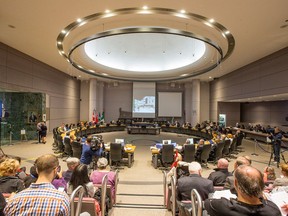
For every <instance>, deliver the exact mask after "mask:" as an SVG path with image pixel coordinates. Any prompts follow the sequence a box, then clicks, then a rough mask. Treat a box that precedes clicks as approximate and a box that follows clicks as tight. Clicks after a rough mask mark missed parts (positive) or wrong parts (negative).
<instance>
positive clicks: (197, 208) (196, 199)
mask: <svg viewBox="0 0 288 216" xmlns="http://www.w3.org/2000/svg"><path fill="white" fill-rule="evenodd" d="M191 204H192V216H202V215H203V201H202V198H201V196H200V194H199V193H198V191H197V190H196V189H193V190H192V191H191Z"/></svg>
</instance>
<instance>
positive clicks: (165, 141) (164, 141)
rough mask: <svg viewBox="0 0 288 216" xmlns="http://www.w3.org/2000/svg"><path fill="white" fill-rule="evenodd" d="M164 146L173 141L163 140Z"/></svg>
mask: <svg viewBox="0 0 288 216" xmlns="http://www.w3.org/2000/svg"><path fill="white" fill-rule="evenodd" d="M162 144H171V140H162Z"/></svg>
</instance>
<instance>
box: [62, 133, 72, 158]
mask: <svg viewBox="0 0 288 216" xmlns="http://www.w3.org/2000/svg"><path fill="white" fill-rule="evenodd" d="M64 144H65V145H64V152H65V153H66V154H68V155H69V156H72V147H71V140H70V138H69V137H64Z"/></svg>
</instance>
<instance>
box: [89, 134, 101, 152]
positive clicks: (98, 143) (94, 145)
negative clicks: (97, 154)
mask: <svg viewBox="0 0 288 216" xmlns="http://www.w3.org/2000/svg"><path fill="white" fill-rule="evenodd" d="M100 146H101V140H100V139H99V138H98V137H93V139H92V140H91V147H90V149H91V150H92V151H98V150H99V149H100Z"/></svg>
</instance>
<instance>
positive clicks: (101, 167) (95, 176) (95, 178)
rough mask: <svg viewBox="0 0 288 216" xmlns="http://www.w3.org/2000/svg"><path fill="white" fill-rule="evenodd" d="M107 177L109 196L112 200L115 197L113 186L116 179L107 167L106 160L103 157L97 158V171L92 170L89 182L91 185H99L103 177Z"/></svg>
mask: <svg viewBox="0 0 288 216" xmlns="http://www.w3.org/2000/svg"><path fill="white" fill-rule="evenodd" d="M106 174H107V175H108V182H107V184H108V185H111V194H112V196H113V197H112V199H114V197H115V184H116V181H117V179H115V178H116V174H115V172H113V171H110V169H109V167H108V160H107V159H106V158H104V157H102V158H99V159H98V161H97V170H94V171H93V172H92V173H91V175H90V181H91V182H93V184H101V183H102V179H103V177H104V176H105V175H106Z"/></svg>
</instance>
